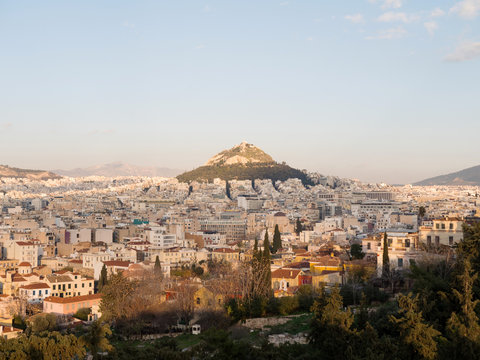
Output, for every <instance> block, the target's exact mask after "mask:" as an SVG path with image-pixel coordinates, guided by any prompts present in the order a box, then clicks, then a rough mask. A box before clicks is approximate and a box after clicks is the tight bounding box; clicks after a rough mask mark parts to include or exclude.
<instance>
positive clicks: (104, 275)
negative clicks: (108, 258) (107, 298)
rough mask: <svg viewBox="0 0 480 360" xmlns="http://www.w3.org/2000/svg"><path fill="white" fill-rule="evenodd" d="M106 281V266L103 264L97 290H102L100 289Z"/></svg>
mask: <svg viewBox="0 0 480 360" xmlns="http://www.w3.org/2000/svg"><path fill="white" fill-rule="evenodd" d="M107 283H108V275H107V267H106V266H105V264H103V267H102V271H100V278H99V279H98V290H99V291H102V289H103V288H104V287H105V285H107Z"/></svg>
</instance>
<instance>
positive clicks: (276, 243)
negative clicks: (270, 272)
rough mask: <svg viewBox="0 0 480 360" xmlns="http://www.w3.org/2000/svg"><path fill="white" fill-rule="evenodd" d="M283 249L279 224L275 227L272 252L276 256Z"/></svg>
mask: <svg viewBox="0 0 480 360" xmlns="http://www.w3.org/2000/svg"><path fill="white" fill-rule="evenodd" d="M281 248H282V238H281V235H280V230H279V229H278V224H277V225H275V231H274V233H273V249H272V252H273V253H274V254H275V253H276V252H277V251H278V249H281Z"/></svg>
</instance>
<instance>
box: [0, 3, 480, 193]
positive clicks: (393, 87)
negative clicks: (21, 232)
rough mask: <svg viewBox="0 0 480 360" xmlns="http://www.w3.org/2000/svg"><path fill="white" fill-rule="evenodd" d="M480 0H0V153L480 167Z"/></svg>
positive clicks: (36, 162)
mask: <svg viewBox="0 0 480 360" xmlns="http://www.w3.org/2000/svg"><path fill="white" fill-rule="evenodd" d="M479 133H480V0H451V1H443V0H436V1H432V0H422V1H419V0H341V1H339V0H302V1H301V0H286V1H282V0H280V1H278V0H277V1H270V0H261V1H259V0H252V1H250V0H241V1H240V0H237V1H229V0H221V1H207V2H205V1H183V0H169V1H160V0H158V1H142V0H136V1H121V0H114V1H107V0H105V1H86V0H85V1H65V0H62V1H48V0H44V1H17V0H13V1H10V0H0V164H7V165H10V166H16V167H23V168H34V169H59V168H61V169H72V168H76V167H87V166H92V165H97V164H103V163H109V162H114V161H123V162H127V163H132V164H136V165H148V166H160V167H170V168H177V169H185V170H191V169H193V168H195V167H197V166H199V165H201V164H203V163H204V162H206V161H207V160H208V158H210V157H211V156H213V155H214V154H216V153H218V152H219V151H221V150H224V149H227V148H230V147H232V146H234V145H236V144H238V143H240V142H242V141H248V142H249V143H253V144H254V145H256V146H258V147H260V148H261V149H263V150H264V151H265V152H267V153H268V154H270V155H271V156H272V157H273V158H274V159H275V160H277V161H279V162H281V161H286V162H287V163H288V164H289V165H291V166H293V167H296V168H300V169H308V170H309V171H317V172H320V173H322V174H325V175H336V176H341V177H348V178H357V179H360V180H363V181H370V182H387V183H397V184H399V183H410V182H414V181H418V180H421V179H423V178H426V177H431V176H436V175H440V174H444V173H448V172H452V171H457V170H460V169H463V168H466V167H470V166H475V165H480V156H479V154H480V141H478V139H479V135H478V134H479Z"/></svg>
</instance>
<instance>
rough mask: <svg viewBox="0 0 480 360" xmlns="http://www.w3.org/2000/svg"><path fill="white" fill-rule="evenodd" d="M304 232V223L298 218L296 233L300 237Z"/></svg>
mask: <svg viewBox="0 0 480 360" xmlns="http://www.w3.org/2000/svg"><path fill="white" fill-rule="evenodd" d="M302 231H303V225H302V222H301V221H300V218H297V221H296V222H295V233H296V234H297V236H298V235H300V233H301V232H302Z"/></svg>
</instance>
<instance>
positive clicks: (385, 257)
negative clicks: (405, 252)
mask: <svg viewBox="0 0 480 360" xmlns="http://www.w3.org/2000/svg"><path fill="white" fill-rule="evenodd" d="M389 272H390V259H389V257H388V238H387V232H386V231H385V232H384V233H383V267H382V277H384V278H386V277H387V276H388V273H389Z"/></svg>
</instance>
